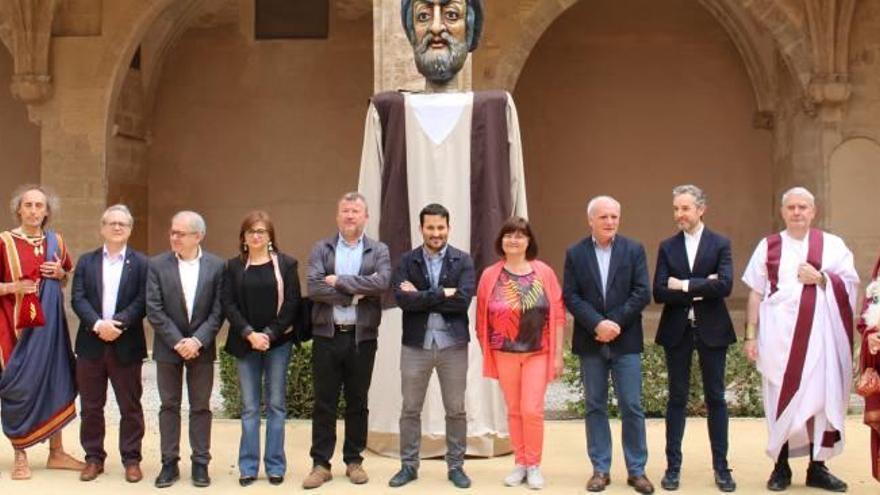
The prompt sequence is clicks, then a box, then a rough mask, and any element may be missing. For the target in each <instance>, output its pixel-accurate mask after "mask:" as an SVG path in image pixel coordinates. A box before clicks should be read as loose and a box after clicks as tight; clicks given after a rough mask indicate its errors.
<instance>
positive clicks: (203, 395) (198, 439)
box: [156, 356, 214, 465]
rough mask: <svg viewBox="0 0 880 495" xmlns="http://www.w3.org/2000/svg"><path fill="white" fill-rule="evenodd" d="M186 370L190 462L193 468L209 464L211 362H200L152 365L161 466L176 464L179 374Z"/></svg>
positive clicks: (180, 377)
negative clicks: (156, 389)
mask: <svg viewBox="0 0 880 495" xmlns="http://www.w3.org/2000/svg"><path fill="white" fill-rule="evenodd" d="M184 368H185V369H186V393H187V396H188V397H189V445H190V448H192V455H191V456H190V459H191V460H192V462H193V463H194V464H205V465H207V464H208V463H209V462H210V461H211V419H212V418H213V415H212V414H211V389H212V388H213V387H214V362H213V361H208V360H205V359H204V356H200V358H197V359H194V360H191V361H186V362H181V363H163V362H156V382H157V384H158V386H159V400H160V401H161V404H162V405H161V407H160V409H159V445H160V448H161V451H162V464H167V463H176V462H177V461H179V460H180V405H181V402H182V401H183V370H184Z"/></svg>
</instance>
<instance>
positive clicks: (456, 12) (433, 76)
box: [411, 0, 468, 84]
mask: <svg viewBox="0 0 880 495" xmlns="http://www.w3.org/2000/svg"><path fill="white" fill-rule="evenodd" d="M412 5H413V7H412V15H413V34H414V36H413V37H412V39H411V42H412V45H413V53H414V55H415V60H416V67H417V68H418V69H419V73H421V74H422V75H423V76H425V79H427V80H428V81H431V82H433V83H436V84H443V83H447V82H449V81H451V80H452V79H453V78H454V77H455V75H456V74H458V72H459V71H461V69H462V67H464V63H465V61H467V55H468V42H467V8H468V7H467V2H466V1H465V0H415V1H414V2H413V4H412Z"/></svg>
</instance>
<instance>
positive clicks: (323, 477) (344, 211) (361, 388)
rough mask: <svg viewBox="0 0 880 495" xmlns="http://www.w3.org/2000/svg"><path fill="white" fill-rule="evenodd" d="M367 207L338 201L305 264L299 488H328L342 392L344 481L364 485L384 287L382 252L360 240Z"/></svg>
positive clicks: (387, 263)
mask: <svg viewBox="0 0 880 495" xmlns="http://www.w3.org/2000/svg"><path fill="white" fill-rule="evenodd" d="M367 218H368V214H367V202H366V200H365V199H364V197H363V196H362V195H360V194H359V193H348V194H346V195H345V196H343V197H342V199H340V200H339V203H338V205H337V211H336V225H337V227H338V228H339V232H338V233H337V234H334V235H332V236H331V237H328V238H327V239H323V240H320V241H318V242H317V243H316V244H315V247H314V248H312V254H311V256H310V257H309V272H308V284H309V296H310V297H311V298H312V301H314V306H313V309H312V334H313V335H314V344H313V345H312V380H313V383H314V387H315V405H314V411H313V413H312V449H311V452H310V455H311V457H312V463H313V468H312V472H311V473H310V474H309V475H308V476H307V477H306V479H305V480H304V481H303V488H306V489H308V488H317V487H319V486H321V485H322V484H324V483H325V482H327V481H329V480H330V479H331V478H332V477H333V476H332V475H331V474H330V458H331V457H333V451H334V449H335V448H336V404H337V403H338V401H339V392H340V391H343V392H344V393H345V443H344V444H343V447H342V460H343V461H344V462H345V465H346V468H345V475H346V476H348V479H349V480H351V482H352V483H355V484H363V483H366V482H367V481H368V478H367V473H366V472H365V471H364V469H363V467H362V466H361V463H362V462H363V457H361V452H363V450H364V448H366V446H367V419H368V418H367V413H368V411H367V394H368V393H369V390H370V379H371V378H372V376H373V361H374V359H375V357H376V338H377V336H378V331H379V322H380V320H381V319H382V301H381V299H382V295H383V294H384V293H385V291H386V290H387V289H388V284H389V283H390V281H391V259H390V257H389V255H388V247H387V246H386V245H385V244H382V243H381V242H379V241H376V240H373V239H371V238H369V237H367V236H366V235H364V227H365V226H366V224H367Z"/></svg>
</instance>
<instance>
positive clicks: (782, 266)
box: [742, 231, 859, 460]
mask: <svg viewBox="0 0 880 495" xmlns="http://www.w3.org/2000/svg"><path fill="white" fill-rule="evenodd" d="M814 233H815V234H818V236H821V237H820V238H817V239H816V240H817V241H818V240H821V248H820V249H821V258H820V259H821V266H820V270H821V271H822V272H823V273H825V274H826V279H827V282H826V284H825V287H824V288H822V287H820V286H816V289H815V309H814V310H812V312H810V311H809V308H808V307H806V308H802V304H803V303H804V301H802V298H803V297H806V296H805V294H806V291H805V290H804V285H803V284H801V283H800V282H798V279H797V272H798V267H799V266H800V264H801V263H804V262H806V261H807V258H808V253H809V251H810V249H811V248H810V244H811V242H810V236H807V237H806V238H805V239H803V240H798V239H795V238H793V237H791V236H789V235H788V233H786V232H781V233H780V234H779V237H777V240H781V246H780V247H778V248H775V249H776V251H777V252H779V251H780V250H781V256H779V258H778V261H779V266H778V270H774V269H772V268H769V267H768V264H767V259H768V239H763V240H762V241H761V242H760V243H759V244H758V247H757V248H756V249H755V252H754V254H753V255H752V258H751V260H750V261H749V264H748V267H747V268H746V271H745V273H744V275H743V278H742V280H743V282H745V283H746V285H748V286H749V287H750V288H751V289H752V290H754V291H756V292H759V293H761V294H763V295H764V298H763V300H762V301H761V305H760V309H759V316H758V325H759V331H758V362H757V365H758V370H759V371H760V372H761V375H762V386H763V399H764V415H765V416H766V419H767V424H768V429H769V440H768V443H767V455H769V456H770V457H771V458H772V459H774V460H775V459H776V458H777V457H778V455H779V451H780V449H781V448H782V446H783V445H784V444H785V442H788V443H789V453H790V455H791V456H793V457H794V456H799V455H806V454H808V453H809V448H810V445H811V444H812V445H813V457H814V458H815V459H816V460H825V459H828V458H829V457H832V456H834V455H837V454H839V453H840V451H841V449H842V448H843V445H844V436H843V435H844V420H845V417H846V410H847V406H848V404H849V396H850V385H851V383H852V342H851V334H850V335H848V332H851V331H852V308H853V306H854V304H855V298H856V293H857V291H858V283H859V277H858V274H857V272H856V270H855V267H854V266H853V256H852V253H851V252H850V250H849V249H848V248H847V247H846V245H845V244H844V242H843V240H842V239H840V238H839V237H837V236H834V235H832V234H828V233H823V232H821V231H814ZM768 268H769V269H768ZM774 271H776V272H778V281H777V282H776V284H775V286H774V284H773V283H772V282H773V279H774V276H773V273H772V272H774ZM811 297H812V296H811ZM801 313H804V316H808V315H809V313H811V314H812V325H811V326H809V327H808V328H806V327H805V328H806V330H807V332H808V335H807V336H806V338H804V339H803V340H802V343H805V344H806V352H805V353H803V354H802V357H795V356H796V354H797V353H796V352H795V351H793V349H794V348H796V347H798V344H797V340H798V339H797V338H796V336H795V333H796V332H795V327H796V324H797V321H798V319H799V315H800V314H801ZM804 316H801V318H804ZM847 319H849V320H850V321H849V322H847V321H846V320H847ZM793 359H797V360H798V361H797V362H794V361H792V360H793ZM798 372H800V376H799V379H792V376H797V375H798ZM786 380H788V381H789V382H791V385H790V387H792V386H793V387H795V388H794V393H793V395H792V394H791V393H788V394H785V393H784V389H785V388H786V387H785V385H786ZM795 382H796V383H795ZM786 395H788V397H785V396H786ZM781 398H782V402H780V399H781ZM780 404H783V405H784V407H783V408H780V407H779V406H780ZM810 423H811V427H812V432H811V431H810V427H809V425H810Z"/></svg>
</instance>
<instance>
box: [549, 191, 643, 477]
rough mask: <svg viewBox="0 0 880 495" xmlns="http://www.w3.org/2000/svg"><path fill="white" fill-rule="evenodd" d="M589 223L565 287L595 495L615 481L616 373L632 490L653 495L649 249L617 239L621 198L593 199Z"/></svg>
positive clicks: (571, 255)
mask: <svg viewBox="0 0 880 495" xmlns="http://www.w3.org/2000/svg"><path fill="white" fill-rule="evenodd" d="M587 217H588V220H589V224H590V230H591V232H592V235H590V236H588V237H586V238H584V239H583V240H581V241H580V242H578V243H577V244H575V245H573V246H572V247H570V248H569V249H568V251H567V252H566V255H565V279H564V284H563V285H564V287H563V293H564V297H565V306H566V307H567V308H568V311H569V312H571V314H572V315H573V316H574V323H575V324H574V336H573V338H572V351H573V352H574V353H575V354H577V355H578V357H579V358H580V361H581V378H582V380H583V382H584V392H585V395H586V426H587V451H588V453H589V456H590V461H591V462H592V464H593V475H592V477H591V478H590V480H589V481H588V482H587V490H589V491H591V492H600V491H602V490H604V489H605V487H606V486H607V485H608V484H609V483H610V482H611V478H610V476H609V473H610V470H611V431H610V427H609V425H608V374H609V373H610V374H611V378H612V380H613V381H614V391H615V392H616V394H617V403H618V405H619V407H620V413H621V417H622V419H623V425H622V426H623V453H624V457H625V459H626V469H627V472H628V474H629V477H628V478H627V484H629V485H630V486H632V487H633V488H635V490H636V491H637V492H639V493H653V491H654V486H653V485H652V484H651V482H650V481H649V480H648V478H647V477H646V476H645V464H646V463H647V460H648V447H647V442H646V439H645V413H644V410H643V409H642V358H641V353H642V350H643V341H642V340H643V336H642V310H643V309H644V308H645V306H647V305H648V303H649V302H650V301H651V289H650V285H649V284H650V282H649V280H648V266H647V262H646V261H645V248H644V247H642V245H641V244H639V243H638V242H636V241H634V240H632V239H628V238H626V237H624V236H622V235H619V234H618V233H617V229H618V226H619V224H620V203H618V202H617V201H616V200H615V199H614V198H611V197H609V196H599V197H596V198H593V199H592V200H591V201H590V203H589V205H588V206H587Z"/></svg>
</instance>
